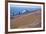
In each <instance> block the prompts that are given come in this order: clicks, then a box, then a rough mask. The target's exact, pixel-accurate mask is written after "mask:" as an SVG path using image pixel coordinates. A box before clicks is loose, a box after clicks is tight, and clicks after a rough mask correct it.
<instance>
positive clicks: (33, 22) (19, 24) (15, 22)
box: [10, 10, 41, 28]
mask: <svg viewBox="0 0 46 34" xmlns="http://www.w3.org/2000/svg"><path fill="white" fill-rule="evenodd" d="M10 23H11V24H10V26H11V28H35V27H37V28H38V27H41V10H37V11H34V12H31V13H28V14H25V15H19V16H15V17H14V19H11V22H10Z"/></svg>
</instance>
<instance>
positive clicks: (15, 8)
mask: <svg viewBox="0 0 46 34" xmlns="http://www.w3.org/2000/svg"><path fill="white" fill-rule="evenodd" d="M38 9H41V6H28V5H27V6H26V5H23V6H22V5H13V4H11V5H10V12H11V14H13V13H14V14H15V15H16V14H18V13H19V12H20V13H24V12H26V11H27V10H28V11H30V12H32V11H34V10H38Z"/></svg>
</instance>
